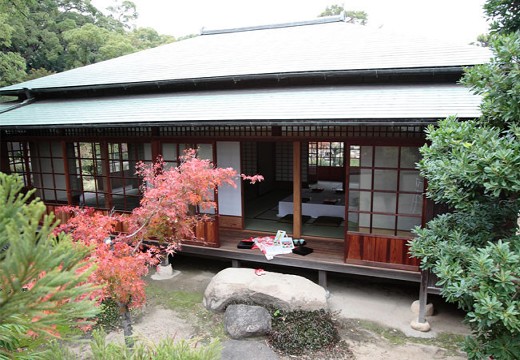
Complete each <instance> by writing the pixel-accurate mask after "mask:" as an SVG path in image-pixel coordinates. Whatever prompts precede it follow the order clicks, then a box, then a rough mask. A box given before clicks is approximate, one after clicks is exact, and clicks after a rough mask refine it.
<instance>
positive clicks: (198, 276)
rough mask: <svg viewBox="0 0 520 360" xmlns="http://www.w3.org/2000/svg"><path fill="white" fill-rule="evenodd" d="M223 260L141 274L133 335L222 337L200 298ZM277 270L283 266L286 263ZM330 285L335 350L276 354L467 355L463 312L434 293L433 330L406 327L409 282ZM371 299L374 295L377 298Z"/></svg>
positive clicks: (368, 359)
mask: <svg viewBox="0 0 520 360" xmlns="http://www.w3.org/2000/svg"><path fill="white" fill-rule="evenodd" d="M228 266H229V264H228V263H222V262H218V261H209V260H201V259H195V258H176V259H175V264H174V268H175V269H176V270H179V271H180V273H179V274H178V275H177V276H175V277H173V278H172V279H169V280H161V281H156V280H151V279H148V280H147V281H148V284H149V286H148V288H147V295H148V302H147V305H146V306H145V307H144V308H143V309H142V310H140V311H139V312H137V313H136V314H135V319H134V323H135V324H134V333H135V334H137V335H138V336H142V337H143V338H146V339H149V340H152V341H156V340H159V339H161V338H165V337H172V336H173V337H175V338H177V339H195V341H200V342H206V341H209V340H210V339H212V338H219V339H220V340H221V341H225V340H227V339H228V338H227V336H226V334H225V332H224V328H223V314H219V313H212V312H209V311H207V310H206V309H205V308H204V307H203V306H202V304H201V302H202V296H203V293H204V290H205V288H206V286H207V284H208V283H209V282H210V280H211V278H212V277H213V276H214V275H215V274H216V273H217V272H218V271H220V270H222V269H224V268H225V267H228ZM268 270H271V271H273V270H276V271H280V270H281V269H268ZM283 270H285V271H284V272H287V269H283ZM152 272H153V271H152ZM329 290H330V294H331V296H330V299H329V306H330V307H331V310H332V311H333V313H334V314H335V318H336V321H337V323H338V329H339V332H340V336H341V339H342V342H341V343H340V344H339V345H338V346H336V348H334V349H327V350H326V351H323V352H321V353H314V354H307V355H306V356H303V357H301V356H298V357H290V356H285V357H283V356H281V357H280V359H282V360H289V359H294V358H298V359H309V360H311V359H320V360H322V359H323V360H327V359H358V360H376V359H400V360H408V359H409V360H418V359H453V360H455V359H465V358H466V357H465V356H464V354H463V353H461V352H460V351H459V350H458V349H457V341H460V340H461V339H462V337H463V335H465V334H466V333H467V331H468V330H467V329H466V328H465V327H464V326H463V325H462V324H461V320H462V317H463V315H462V314H461V313H459V312H457V311H456V310H455V309H453V308H450V306H448V305H446V304H444V303H443V302H442V301H441V300H440V299H436V301H437V303H436V304H435V306H436V307H437V305H440V306H439V308H440V309H441V310H440V311H439V316H441V317H440V320H437V319H433V318H435V316H434V317H432V319H429V320H430V322H431V323H432V324H433V325H432V331H431V332H430V333H417V332H415V331H413V330H408V328H409V322H410V321H411V320H412V319H413V316H414V315H413V314H412V313H411V311H410V310H409V305H410V304H411V301H413V299H414V297H415V295H416V294H417V292H416V291H417V290H416V289H415V288H414V287H408V286H406V285H404V284H381V283H377V282H376V283H374V282H370V281H368V280H367V279H363V278H357V279H352V278H345V277H338V278H334V277H332V276H331V277H329ZM374 298H377V299H379V300H378V301H375V300H374ZM441 311H442V314H441ZM436 316H437V318H439V316H438V315H436ZM403 317H404V319H403ZM374 318H375V319H374ZM376 320H381V321H376ZM432 320H433V321H432ZM158 324H159V325H158ZM108 338H109V339H110V340H111V341H123V336H122V333H121V332H120V331H114V332H112V333H110V334H109V335H108ZM260 341H264V340H260Z"/></svg>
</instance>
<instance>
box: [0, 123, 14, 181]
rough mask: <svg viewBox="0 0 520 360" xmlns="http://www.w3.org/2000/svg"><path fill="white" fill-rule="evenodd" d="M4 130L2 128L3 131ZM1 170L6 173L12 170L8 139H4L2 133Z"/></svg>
mask: <svg viewBox="0 0 520 360" xmlns="http://www.w3.org/2000/svg"><path fill="white" fill-rule="evenodd" d="M1 131H2V130H0V132H1ZM0 171H1V172H3V173H6V174H9V173H10V172H11V169H10V167H9V155H8V148H7V141H6V140H5V139H2V134H0Z"/></svg>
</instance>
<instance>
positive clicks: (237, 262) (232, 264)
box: [231, 259, 240, 268]
mask: <svg viewBox="0 0 520 360" xmlns="http://www.w3.org/2000/svg"><path fill="white" fill-rule="evenodd" d="M231 266H232V267H234V268H239V267H240V261H238V260H235V259H231Z"/></svg>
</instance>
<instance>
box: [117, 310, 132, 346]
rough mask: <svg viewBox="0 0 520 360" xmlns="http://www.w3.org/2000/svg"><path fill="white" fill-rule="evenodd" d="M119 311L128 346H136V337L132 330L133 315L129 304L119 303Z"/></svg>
mask: <svg viewBox="0 0 520 360" xmlns="http://www.w3.org/2000/svg"><path fill="white" fill-rule="evenodd" d="M119 313H120V314H121V325H122V326H123V335H124V336H125V344H126V346H128V348H130V349H131V348H133V347H134V339H133V336H132V335H133V332H132V317H131V316H130V309H128V304H122V303H119Z"/></svg>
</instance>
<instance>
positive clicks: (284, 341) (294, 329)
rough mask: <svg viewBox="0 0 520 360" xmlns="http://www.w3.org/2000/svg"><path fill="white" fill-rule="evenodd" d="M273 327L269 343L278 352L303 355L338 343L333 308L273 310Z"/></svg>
mask: <svg viewBox="0 0 520 360" xmlns="http://www.w3.org/2000/svg"><path fill="white" fill-rule="evenodd" d="M271 314H272V330H271V333H270V334H269V343H270V344H271V346H272V347H273V348H275V349H277V350H278V351H280V352H282V353H284V354H289V355H301V354H302V353H304V352H306V351H315V350H319V349H322V348H325V347H330V346H334V345H335V344H336V343H337V342H338V341H339V339H340V338H339V334H338V330H337V329H336V326H335V324H334V321H333V320H332V315H331V313H330V312H329V311H325V310H316V311H303V310H296V311H281V310H274V311H271Z"/></svg>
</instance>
